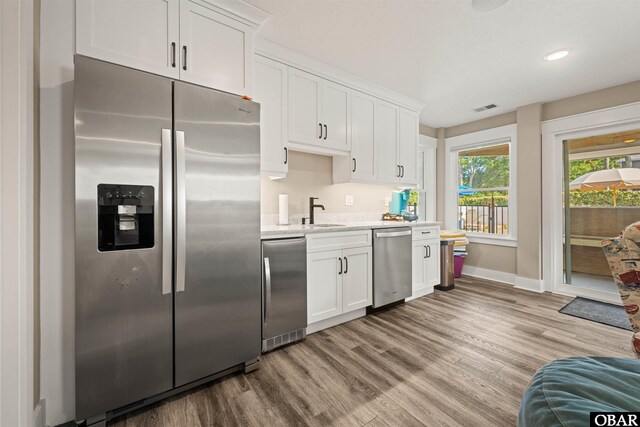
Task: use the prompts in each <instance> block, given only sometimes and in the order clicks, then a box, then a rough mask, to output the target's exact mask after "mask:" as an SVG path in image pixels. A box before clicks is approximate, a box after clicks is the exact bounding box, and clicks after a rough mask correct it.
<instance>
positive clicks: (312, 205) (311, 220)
mask: <svg viewBox="0 0 640 427" xmlns="http://www.w3.org/2000/svg"><path fill="white" fill-rule="evenodd" d="M314 200H318V198H317V197H309V224H315V218H314V216H315V214H314V209H315V208H321V209H322V210H324V205H316V204H315V203H314V202H313V201H314Z"/></svg>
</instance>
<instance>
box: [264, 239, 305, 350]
mask: <svg viewBox="0 0 640 427" xmlns="http://www.w3.org/2000/svg"><path fill="white" fill-rule="evenodd" d="M306 331H307V242H306V239H305V238H304V236H303V237H293V238H284V239H273V240H263V241H262V352H263V353H264V352H267V351H271V350H273V349H274V348H277V347H280V346H283V345H285V344H289V343H291V342H294V341H298V340H301V339H303V338H304V337H305V336H306Z"/></svg>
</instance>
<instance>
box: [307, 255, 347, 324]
mask: <svg viewBox="0 0 640 427" xmlns="http://www.w3.org/2000/svg"><path fill="white" fill-rule="evenodd" d="M341 263H344V261H343V260H342V251H326V252H316V253H310V254H307V320H308V323H309V324H311V323H314V322H318V321H320V320H324V319H328V318H330V317H334V316H338V315H340V314H342V274H341V273H340V271H341V270H340V264H341Z"/></svg>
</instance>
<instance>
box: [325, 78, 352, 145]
mask: <svg viewBox="0 0 640 427" xmlns="http://www.w3.org/2000/svg"><path fill="white" fill-rule="evenodd" d="M320 89H321V90H320V94H321V95H320V97H321V105H320V117H321V120H320V123H322V126H323V130H324V133H323V136H322V139H321V140H320V145H321V146H323V147H328V148H333V149H336V150H344V151H348V150H349V146H350V141H349V132H348V129H349V107H350V103H351V94H350V92H349V89H347V88H346V87H345V86H341V85H339V84H335V83H331V82H328V81H326V80H324V81H323V82H322V85H321V88H320Z"/></svg>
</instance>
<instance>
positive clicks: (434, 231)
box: [411, 225, 440, 240]
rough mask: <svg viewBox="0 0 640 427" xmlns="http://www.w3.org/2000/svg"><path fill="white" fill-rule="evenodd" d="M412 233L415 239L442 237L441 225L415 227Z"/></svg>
mask: <svg viewBox="0 0 640 427" xmlns="http://www.w3.org/2000/svg"><path fill="white" fill-rule="evenodd" d="M411 234H412V237H413V240H427V239H440V227H438V226H437V225H432V226H427V227H414V228H413V231H412V233H411Z"/></svg>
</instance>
